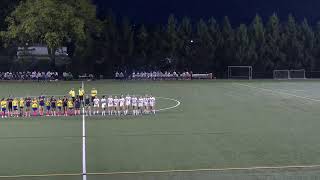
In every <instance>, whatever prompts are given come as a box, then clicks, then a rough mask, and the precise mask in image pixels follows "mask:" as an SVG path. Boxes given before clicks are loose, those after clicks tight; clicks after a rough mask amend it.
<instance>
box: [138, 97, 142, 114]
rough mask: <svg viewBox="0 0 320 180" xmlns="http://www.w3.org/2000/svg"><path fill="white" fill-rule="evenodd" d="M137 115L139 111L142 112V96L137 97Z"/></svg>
mask: <svg viewBox="0 0 320 180" xmlns="http://www.w3.org/2000/svg"><path fill="white" fill-rule="evenodd" d="M137 112H138V113H137V115H139V114H140V113H143V97H142V96H140V98H139V99H138V111H137Z"/></svg>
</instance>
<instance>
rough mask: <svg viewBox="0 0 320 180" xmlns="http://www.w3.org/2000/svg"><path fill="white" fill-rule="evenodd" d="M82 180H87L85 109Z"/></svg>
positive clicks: (83, 118) (83, 119)
mask: <svg viewBox="0 0 320 180" xmlns="http://www.w3.org/2000/svg"><path fill="white" fill-rule="evenodd" d="M82 89H84V83H83V81H82ZM82 179H83V180H87V158H86V119H85V114H84V107H82Z"/></svg>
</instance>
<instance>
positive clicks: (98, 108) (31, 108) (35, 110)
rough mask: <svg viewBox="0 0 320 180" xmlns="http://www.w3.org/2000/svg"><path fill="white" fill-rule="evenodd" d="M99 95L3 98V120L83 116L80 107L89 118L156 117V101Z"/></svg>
mask: <svg viewBox="0 0 320 180" xmlns="http://www.w3.org/2000/svg"><path fill="white" fill-rule="evenodd" d="M97 94H98V91H97V90H96V89H95V88H92V89H91V97H89V95H85V91H84V89H83V88H81V87H80V89H79V93H78V95H76V93H75V90H74V89H71V90H70V91H69V96H64V97H54V96H51V97H46V96H44V95H41V96H39V97H26V98H13V97H9V98H2V99H1V101H0V106H1V117H2V118H8V117H31V116H73V115H80V114H81V107H84V113H85V115H87V116H91V115H98V114H100V112H101V115H102V116H106V112H107V113H108V115H119V116H120V115H128V114H131V112H132V114H133V115H140V114H149V113H155V112H156V111H155V97H153V96H147V95H146V96H145V97H141V96H140V97H136V96H132V97H131V96H129V95H127V96H126V97H124V96H120V97H117V96H114V97H112V96H109V97H108V98H106V96H102V98H101V99H99V98H98V96H97Z"/></svg>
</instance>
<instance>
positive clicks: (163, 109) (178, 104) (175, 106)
mask: <svg viewBox="0 0 320 180" xmlns="http://www.w3.org/2000/svg"><path fill="white" fill-rule="evenodd" d="M156 98H157V99H166V100H170V101H174V102H176V103H177V104H176V105H174V106H171V107H167V108H162V109H157V110H156V111H157V112H160V111H166V110H170V109H175V108H177V107H178V106H180V105H181V102H180V101H178V100H176V99H172V98H166V97H156Z"/></svg>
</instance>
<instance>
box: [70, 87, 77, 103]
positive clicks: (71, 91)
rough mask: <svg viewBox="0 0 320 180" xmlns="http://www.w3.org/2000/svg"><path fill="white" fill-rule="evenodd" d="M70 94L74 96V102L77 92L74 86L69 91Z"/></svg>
mask: <svg viewBox="0 0 320 180" xmlns="http://www.w3.org/2000/svg"><path fill="white" fill-rule="evenodd" d="M69 96H70V97H71V98H72V101H73V102H74V100H75V99H76V92H75V91H74V89H73V88H72V89H71V90H70V91H69Z"/></svg>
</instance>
